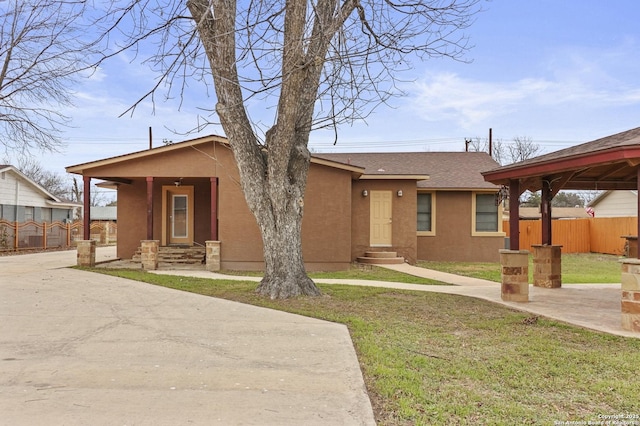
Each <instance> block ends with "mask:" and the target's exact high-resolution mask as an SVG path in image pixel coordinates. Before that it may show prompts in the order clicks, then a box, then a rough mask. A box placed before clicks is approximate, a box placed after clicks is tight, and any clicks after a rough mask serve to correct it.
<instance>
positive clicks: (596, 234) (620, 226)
mask: <svg viewBox="0 0 640 426" xmlns="http://www.w3.org/2000/svg"><path fill="white" fill-rule="evenodd" d="M502 229H504V230H505V232H506V233H507V236H509V221H508V220H506V221H504V222H503V228H502ZM637 233H638V218H637V217H594V218H589V219H556V220H553V221H552V222H551V235H552V239H553V244H556V245H561V246H562V252H563V253H607V254H615V255H623V254H625V245H626V242H627V241H626V239H625V238H623V236H625V235H634V236H635V235H636V234H637ZM536 244H542V221H541V220H521V221H520V249H521V250H532V249H531V246H532V245H536Z"/></svg>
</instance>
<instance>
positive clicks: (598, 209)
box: [593, 191, 638, 217]
mask: <svg viewBox="0 0 640 426" xmlns="http://www.w3.org/2000/svg"><path fill="white" fill-rule="evenodd" d="M593 210H594V212H595V217H627V216H631V217H633V216H637V215H638V195H637V192H635V191H611V192H609V193H608V194H607V195H606V197H604V198H603V199H602V200H600V201H599V202H598V203H597V204H595V205H593Z"/></svg>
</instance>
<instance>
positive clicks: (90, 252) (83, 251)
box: [76, 240, 96, 267]
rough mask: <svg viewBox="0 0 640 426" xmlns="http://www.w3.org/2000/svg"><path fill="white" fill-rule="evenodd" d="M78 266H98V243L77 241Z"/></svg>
mask: <svg viewBox="0 0 640 426" xmlns="http://www.w3.org/2000/svg"><path fill="white" fill-rule="evenodd" d="M76 247H77V251H78V266H91V267H93V266H96V242H95V241H94V240H78V241H76Z"/></svg>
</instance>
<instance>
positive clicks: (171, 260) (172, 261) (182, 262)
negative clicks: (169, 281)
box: [131, 246, 205, 269]
mask: <svg viewBox="0 0 640 426" xmlns="http://www.w3.org/2000/svg"><path fill="white" fill-rule="evenodd" d="M140 253H141V249H140V248H139V249H138V250H137V251H136V254H135V255H133V258H132V259H131V260H132V261H134V262H141V255H140ZM204 257H205V248H204V247H199V246H161V247H158V269H205V262H204Z"/></svg>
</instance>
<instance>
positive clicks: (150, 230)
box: [147, 176, 153, 240]
mask: <svg viewBox="0 0 640 426" xmlns="http://www.w3.org/2000/svg"><path fill="white" fill-rule="evenodd" d="M147 240H153V176H147Z"/></svg>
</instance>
